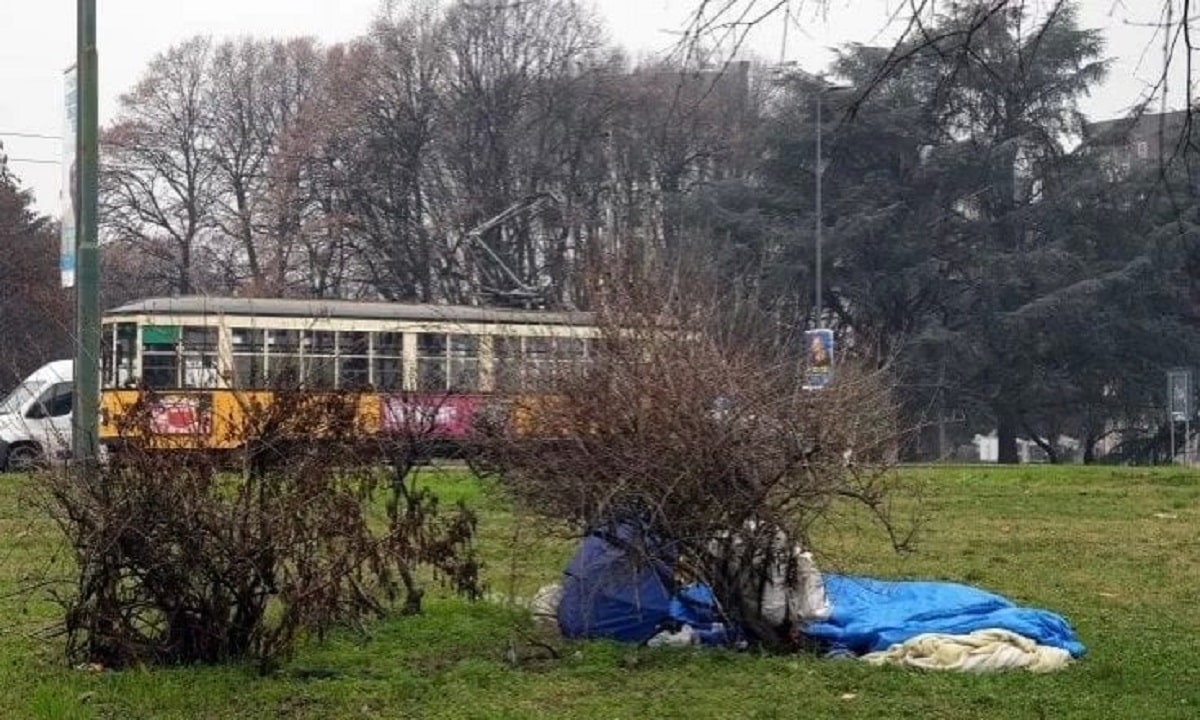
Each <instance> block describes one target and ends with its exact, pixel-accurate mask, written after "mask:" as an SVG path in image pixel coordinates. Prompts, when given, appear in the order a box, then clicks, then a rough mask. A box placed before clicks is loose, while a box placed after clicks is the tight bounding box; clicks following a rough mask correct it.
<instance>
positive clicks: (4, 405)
mask: <svg viewBox="0 0 1200 720" xmlns="http://www.w3.org/2000/svg"><path fill="white" fill-rule="evenodd" d="M45 385H46V384H45V383H42V382H23V383H21V384H20V385H18V386H16V387H15V388H13V391H12V392H10V393H9V394H8V397H6V398H4V401H3V402H0V415H11V414H13V413H18V412H20V411H21V406H22V405H24V404H25V403H26V402H28V401H29V400H31V399H32V398H35V397H37V395H38V393H40V392H41V391H42V388H43V387H45Z"/></svg>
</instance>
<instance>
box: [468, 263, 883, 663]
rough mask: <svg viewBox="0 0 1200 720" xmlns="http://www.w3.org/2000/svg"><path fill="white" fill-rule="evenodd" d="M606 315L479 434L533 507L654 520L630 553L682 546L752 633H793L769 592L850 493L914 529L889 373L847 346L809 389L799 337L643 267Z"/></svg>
mask: <svg viewBox="0 0 1200 720" xmlns="http://www.w3.org/2000/svg"><path fill="white" fill-rule="evenodd" d="M698 297H699V298H700V299H697V298H698ZM705 297H708V298H710V299H709V300H705V299H704V298H705ZM598 316H599V318H600V319H599V325H600V334H601V337H600V338H599V340H598V342H597V343H596V352H595V353H594V356H593V357H592V358H591V361H590V362H589V363H587V364H585V365H583V366H579V365H574V366H571V365H566V364H559V365H558V367H560V368H562V369H561V370H560V372H558V373H556V374H555V375H554V376H553V377H551V378H549V379H548V381H547V384H546V386H545V387H544V388H542V392H540V393H538V394H536V395H534V396H532V397H531V398H529V399H528V400H526V401H523V402H520V403H518V405H517V407H516V408H514V412H513V415H514V416H515V417H516V418H518V421H517V422H515V423H509V424H495V425H493V426H491V427H490V431H489V432H486V433H482V436H481V438H480V439H479V440H478V443H479V445H480V448H481V453H480V457H479V462H480V465H481V467H482V468H484V469H486V470H488V471H491V472H494V473H496V474H498V476H499V477H500V478H501V480H502V482H503V483H504V486H505V487H507V488H508V489H509V490H510V492H511V493H512V495H513V497H514V498H515V500H516V501H517V502H518V504H519V506H521V507H523V508H525V509H528V510H530V511H532V512H534V513H536V514H538V515H540V516H543V517H545V518H548V519H552V520H556V521H567V522H568V523H570V524H571V525H572V526H573V527H574V528H576V530H578V531H588V530H602V531H607V532H606V534H607V536H609V537H612V536H616V535H618V533H617V532H615V529H616V526H619V525H632V526H635V527H636V528H639V529H641V531H642V534H641V535H640V538H641V540H640V541H636V542H633V543H632V546H631V547H630V548H629V549H630V551H631V552H632V553H636V554H641V555H648V554H654V553H655V552H660V551H658V550H656V548H665V550H663V551H661V552H665V553H667V554H669V555H671V556H672V557H668V558H652V557H643V558H642V559H644V560H647V561H650V560H667V561H674V565H675V568H676V572H677V574H678V575H679V576H680V577H681V578H682V579H688V580H697V581H701V582H704V583H706V584H708V585H709V586H711V587H712V588H713V590H714V593H715V595H716V597H717V599H718V601H719V602H720V604H721V606H722V608H723V611H724V612H725V613H726V614H727V615H728V616H729V617H728V620H729V621H731V622H733V623H735V624H736V625H737V626H739V627H743V628H745V629H747V631H748V632H749V633H750V635H751V636H752V639H754V640H757V641H759V642H761V643H763V644H765V645H768V646H772V647H787V646H790V644H791V642H792V641H793V639H794V637H793V633H792V632H791V629H792V627H794V625H793V626H789V627H774V626H770V627H768V626H765V625H764V624H763V623H762V621H761V618H760V617H758V616H757V615H758V613H757V610H756V608H758V607H759V606H760V604H761V600H762V594H763V592H764V584H765V582H766V581H767V579H768V575H769V574H770V571H771V567H772V566H773V565H775V564H777V563H778V564H779V565H780V566H781V567H785V568H786V572H787V574H788V577H789V578H795V577H796V574H797V573H798V572H799V571H800V568H799V567H798V566H797V562H796V559H795V553H794V552H793V550H794V548H795V543H797V542H798V543H801V544H803V545H804V546H806V547H807V546H809V543H810V538H809V530H810V528H811V527H812V524H813V523H814V521H816V520H817V519H818V518H820V517H822V516H823V515H825V514H826V513H827V512H828V511H829V510H830V508H831V507H832V506H833V505H834V504H835V502H836V501H838V500H839V499H846V498H850V499H853V500H855V501H858V502H861V503H865V504H866V506H867V507H868V508H869V509H870V510H871V511H872V512H873V513H874V514H875V516H876V517H877V518H878V519H879V520H880V521H881V522H882V523H883V525H884V526H885V527H886V528H888V529H889V531H892V532H893V533H894V534H893V536H892V537H893V541H894V542H895V543H897V544H901V543H903V542H905V541H906V538H902V537H900V536H899V535H898V534H895V528H894V526H893V523H892V521H891V518H890V517H889V514H888V496H889V491H891V490H892V489H894V487H895V483H896V478H895V474H894V473H892V472H889V470H890V466H891V463H892V458H893V455H894V449H895V447H896V443H897V441H898V437H897V436H898V427H897V412H896V405H895V403H894V401H893V398H892V387H891V380H890V377H889V375H888V374H887V373H886V372H885V371H879V370H873V369H868V368H867V367H865V366H864V365H862V364H860V363H858V362H856V361H855V360H854V359H852V358H848V359H843V360H842V361H841V362H840V363H839V365H838V368H837V373H836V375H835V377H834V379H833V381H832V383H831V384H830V385H829V386H827V387H826V388H824V389H822V390H806V389H804V388H803V387H802V385H803V382H804V381H803V377H804V373H803V370H804V368H803V366H802V361H798V360H797V358H798V357H803V353H802V352H801V343H800V342H798V340H799V338H796V337H792V336H789V334H787V333H780V332H779V327H778V324H777V323H771V322H769V321H768V320H767V319H765V318H764V317H763V316H761V315H759V314H758V313H757V312H756V311H755V310H753V309H751V308H747V307H745V306H741V307H739V306H737V305H736V304H733V303H728V302H724V301H723V300H722V299H721V298H720V297H718V296H717V295H715V294H711V295H707V296H698V295H696V294H692V295H686V296H685V295H684V294H682V293H680V292H678V291H673V292H672V293H669V294H668V293H663V292H660V291H658V290H655V289H654V287H653V285H647V284H640V285H632V284H631V285H628V286H624V287H622V289H621V292H619V293H617V292H610V293H609V294H608V295H607V296H606V299H605V301H604V304H603V306H602V308H601V309H600V310H599V312H598ZM780 533H782V536H781V535H780ZM780 537H783V538H785V542H780ZM676 553H678V558H677V559H675V558H674V557H673V556H674V555H675V554H676Z"/></svg>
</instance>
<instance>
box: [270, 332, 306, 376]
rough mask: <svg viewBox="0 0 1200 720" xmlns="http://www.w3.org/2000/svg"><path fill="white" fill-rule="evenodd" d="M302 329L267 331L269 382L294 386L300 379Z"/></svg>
mask: <svg viewBox="0 0 1200 720" xmlns="http://www.w3.org/2000/svg"><path fill="white" fill-rule="evenodd" d="M300 377H301V376H300V331H299V330H270V331H268V332H267V383H268V384H269V385H272V386H274V387H280V388H294V387H296V385H297V384H298V383H299V381H300Z"/></svg>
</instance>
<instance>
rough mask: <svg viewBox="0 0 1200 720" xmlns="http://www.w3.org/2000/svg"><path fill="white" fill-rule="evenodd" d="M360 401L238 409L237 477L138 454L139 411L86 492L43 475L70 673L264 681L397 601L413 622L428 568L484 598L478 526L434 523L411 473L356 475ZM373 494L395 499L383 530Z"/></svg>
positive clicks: (267, 400)
mask: <svg viewBox="0 0 1200 720" xmlns="http://www.w3.org/2000/svg"><path fill="white" fill-rule="evenodd" d="M360 401H361V399H360V398H359V397H358V396H357V395H355V394H353V393H324V394H312V393H305V392H302V391H299V390H292V391H284V390H277V391H275V392H273V393H270V394H265V393H264V394H261V397H259V398H258V399H257V400H254V401H247V403H248V404H247V406H246V408H245V411H246V412H245V414H244V416H245V417H246V422H245V423H244V427H242V428H241V429H240V430H239V431H238V432H240V433H241V434H242V437H241V438H240V439H241V440H242V443H241V444H242V446H243V457H244V463H243V472H242V473H240V474H235V473H230V472H222V470H221V468H220V467H218V464H217V459H218V458H217V457H215V456H213V455H209V454H204V453H193V454H191V455H186V456H185V455H183V454H182V453H181V452H180V451H164V450H153V449H146V448H145V446H144V444H142V445H141V447H142V449H135V448H137V447H139V441H141V440H144V439H145V438H147V437H150V430H151V428H150V424H149V420H150V415H149V410H148V408H137V409H134V410H133V412H131V413H130V416H129V417H130V418H132V419H131V420H130V421H129V422H128V423H127V424H126V427H125V428H124V431H123V432H124V433H125V435H126V437H127V439H128V442H127V446H126V447H125V448H124V449H123V450H122V452H120V453H119V455H118V456H117V457H115V458H114V459H113V460H112V461H111V462H110V463H108V464H107V465H106V466H104V467H102V468H100V469H99V470H98V471H97V474H96V475H95V476H94V477H93V478H91V479H89V480H85V481H81V480H80V479H79V478H78V477H75V476H71V475H68V474H65V473H62V474H54V475H50V476H48V478H47V484H46V488H47V493H46V497H45V501H46V504H47V507H48V508H49V510H50V512H51V513H52V515H53V517H54V518H55V519H56V520H57V521H58V524H59V525H60V527H61V528H62V530H63V532H64V533H65V535H66V537H67V539H68V541H69V542H70V544H71V546H72V548H73V550H74V556H75V561H76V564H77V569H78V575H77V578H76V580H75V583H74V587H73V588H72V592H70V593H68V594H66V595H65V596H63V597H62V598H61V600H60V601H61V603H62V604H63V606H64V608H65V610H66V614H65V632H66V637H67V650H68V654H69V657H70V659H71V660H72V661H74V662H96V663H101V664H103V665H104V666H106V667H115V668H121V667H129V666H131V665H135V664H141V663H160V664H186V663H219V662H226V661H233V660H243V659H250V660H256V661H258V662H259V663H260V664H261V666H262V668H263V669H264V670H266V669H269V668H271V667H274V666H275V665H276V664H277V663H278V662H279V661H281V660H283V659H286V657H287V656H288V655H289V653H290V652H291V651H292V650H293V649H294V647H295V646H296V643H297V642H298V641H299V640H300V639H302V638H304V637H306V636H315V637H320V636H321V635H322V634H323V633H325V632H326V631H327V630H329V629H330V628H333V627H335V626H347V625H349V626H352V627H353V626H357V625H358V624H359V623H361V622H363V621H365V620H366V619H368V618H371V617H377V616H380V615H383V614H385V613H387V612H388V610H389V608H390V607H391V604H392V602H393V601H396V600H401V599H402V601H403V605H402V610H403V611H404V612H405V613H413V612H419V611H420V609H421V598H422V596H423V594H424V589H423V587H422V585H421V578H422V577H426V576H427V573H424V572H422V571H421V568H430V569H431V570H432V571H433V572H434V574H435V577H436V578H439V579H442V580H444V581H446V582H447V584H449V585H452V586H453V588H454V589H455V590H457V591H458V592H460V593H463V594H465V595H468V596H471V597H475V596H477V595H478V594H479V588H478V564H477V562H476V560H475V554H474V548H473V544H472V540H473V537H474V532H475V516H474V515H473V514H472V513H471V512H470V511H468V510H467V509H466V508H465V507H461V506H460V507H458V508H457V509H456V510H455V511H454V512H449V513H445V512H441V511H440V510H439V507H438V503H437V497H436V495H434V494H433V493H432V492H431V491H430V490H429V489H428V488H427V487H424V486H423V485H422V484H420V483H418V481H417V479H416V477H415V473H412V472H409V471H410V470H411V469H412V467H411V465H403V466H400V465H398V466H397V467H395V468H393V469H392V472H393V474H392V475H389V474H387V473H381V472H380V471H379V470H378V469H377V468H373V467H367V466H365V465H366V463H365V462H364V461H365V460H370V459H374V458H378V457H381V455H380V449H379V448H378V447H375V448H368V447H367V445H368V444H367V443H366V442H364V440H363V437H364V435H363V434H362V431H361V428H359V427H358V421H357V420H356V418H357V417H358V414H357V413H355V412H354V407H355V405H356V404H357V403H359V402H360ZM152 403H153V399H151V401H150V402H149V403H147V405H150V404H152ZM385 441H386V439H385ZM372 442H374V443H377V442H378V439H377V438H376V439H373V440H372ZM389 479H391V480H392V481H391V482H388V480H389ZM379 492H385V493H390V496H389V499H388V500H387V502H386V503H385V505H386V509H387V512H386V518H385V519H384V520H382V521H381V520H379V519H378V513H373V512H372V508H373V507H374V505H375V498H377V496H378V493H379Z"/></svg>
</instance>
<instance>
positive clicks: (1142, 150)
mask: <svg viewBox="0 0 1200 720" xmlns="http://www.w3.org/2000/svg"><path fill="white" fill-rule="evenodd" d="M1135 149H1136V152H1137V156H1138V159H1140V160H1145V159H1146V158H1148V157H1150V143H1148V142H1146V141H1145V140H1139V141H1138V142H1137V145H1136V146H1135Z"/></svg>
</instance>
